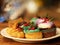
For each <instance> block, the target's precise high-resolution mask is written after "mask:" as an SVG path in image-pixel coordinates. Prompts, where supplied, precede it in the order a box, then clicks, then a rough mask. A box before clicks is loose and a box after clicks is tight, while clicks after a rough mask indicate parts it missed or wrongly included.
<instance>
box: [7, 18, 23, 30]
mask: <svg viewBox="0 0 60 45" xmlns="http://www.w3.org/2000/svg"><path fill="white" fill-rule="evenodd" d="M18 22H23V19H22V18H19V19H16V20H11V21H9V22H8V26H9V27H10V28H14V29H15V28H16V25H17V23H18Z"/></svg>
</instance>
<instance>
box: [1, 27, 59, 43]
mask: <svg viewBox="0 0 60 45" xmlns="http://www.w3.org/2000/svg"><path fill="white" fill-rule="evenodd" d="M6 29H7V28H4V29H2V30H1V35H2V36H4V37H6V38H10V39H13V40H15V41H18V42H23V43H36V42H39V41H45V40H50V39H54V38H57V37H60V28H56V35H55V36H52V37H49V38H42V39H25V38H15V37H11V36H10V35H9V34H8V33H7V32H6Z"/></svg>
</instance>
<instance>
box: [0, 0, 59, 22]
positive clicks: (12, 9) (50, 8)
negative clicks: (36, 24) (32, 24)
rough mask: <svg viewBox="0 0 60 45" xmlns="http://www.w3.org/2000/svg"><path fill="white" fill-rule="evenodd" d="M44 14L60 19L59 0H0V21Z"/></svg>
mask: <svg viewBox="0 0 60 45" xmlns="http://www.w3.org/2000/svg"><path fill="white" fill-rule="evenodd" d="M46 14H48V15H49V16H52V17H54V18H55V20H59V21H60V0H0V22H3V21H6V20H8V19H9V20H15V19H17V18H19V17H22V18H27V19H28V18H32V17H33V16H35V15H38V16H41V17H43V16H45V15H46Z"/></svg>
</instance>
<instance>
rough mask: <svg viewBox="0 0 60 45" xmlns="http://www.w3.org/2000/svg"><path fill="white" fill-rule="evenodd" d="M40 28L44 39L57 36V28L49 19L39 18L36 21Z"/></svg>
mask: <svg viewBox="0 0 60 45" xmlns="http://www.w3.org/2000/svg"><path fill="white" fill-rule="evenodd" d="M36 24H37V26H38V28H39V29H40V30H41V31H42V33H43V38H48V37H52V36H54V35H56V26H55V24H54V22H53V21H51V20H50V19H49V18H39V19H37V20H36Z"/></svg>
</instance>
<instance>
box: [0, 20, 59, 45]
mask: <svg viewBox="0 0 60 45" xmlns="http://www.w3.org/2000/svg"><path fill="white" fill-rule="evenodd" d="M55 24H56V26H57V27H60V21H55ZM7 25H8V23H0V30H1V29H3V28H5V27H7ZM58 44H59V45H60V37H58V38H55V39H52V40H48V41H41V42H40V43H35V44H31V43H30V44H26V43H21V42H15V41H13V40H11V39H8V38H5V37H3V36H1V35H0V45H58Z"/></svg>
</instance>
